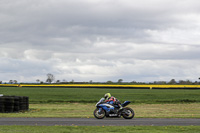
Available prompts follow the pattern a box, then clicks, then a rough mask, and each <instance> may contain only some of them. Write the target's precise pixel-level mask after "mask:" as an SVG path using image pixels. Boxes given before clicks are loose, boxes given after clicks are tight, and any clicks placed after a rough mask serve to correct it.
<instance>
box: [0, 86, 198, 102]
mask: <svg viewBox="0 0 200 133" xmlns="http://www.w3.org/2000/svg"><path fill="white" fill-rule="evenodd" d="M107 92H110V93H111V94H112V95H113V96H115V97H116V98H118V99H119V100H120V101H125V100H129V101H131V102H134V103H195V102H200V90H192V89H190V90H189V89H182V90H181V89H159V90H158V89H156V90H148V89H110V88H51V87H0V94H4V95H17V96H29V100H30V103H55V102H85V103H89V102H92V103H94V102H97V101H98V100H99V99H100V98H101V97H103V95H104V94H105V93H107Z"/></svg>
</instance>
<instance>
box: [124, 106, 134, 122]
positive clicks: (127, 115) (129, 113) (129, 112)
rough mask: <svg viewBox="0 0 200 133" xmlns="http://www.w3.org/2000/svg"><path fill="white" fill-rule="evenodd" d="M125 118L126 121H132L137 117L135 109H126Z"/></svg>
mask: <svg viewBox="0 0 200 133" xmlns="http://www.w3.org/2000/svg"><path fill="white" fill-rule="evenodd" d="M122 116H123V118H125V119H132V118H133V117H134V116H135V113H134V111H133V109H131V108H129V107H126V108H124V110H123V113H122Z"/></svg>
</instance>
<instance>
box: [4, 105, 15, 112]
mask: <svg viewBox="0 0 200 133" xmlns="http://www.w3.org/2000/svg"><path fill="white" fill-rule="evenodd" d="M13 109H14V107H13V106H6V107H5V112H6V113H12V112H13Z"/></svg>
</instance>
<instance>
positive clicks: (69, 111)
mask: <svg viewBox="0 0 200 133" xmlns="http://www.w3.org/2000/svg"><path fill="white" fill-rule="evenodd" d="M129 107H131V108H133V109H134V111H135V117H136V118H200V114H199V112H200V103H190V104H135V105H134V104H131V105H130V106H129ZM94 109H95V104H91V103H87V104H84V103H66V104H30V110H29V111H27V112H20V113H0V117H81V118H93V117H94V116H93V111H94Z"/></svg>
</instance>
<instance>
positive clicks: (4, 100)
mask: <svg viewBox="0 0 200 133" xmlns="http://www.w3.org/2000/svg"><path fill="white" fill-rule="evenodd" d="M28 109H29V98H28V97H26V96H1V97H0V113H11V112H19V111H26V110H28Z"/></svg>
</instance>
